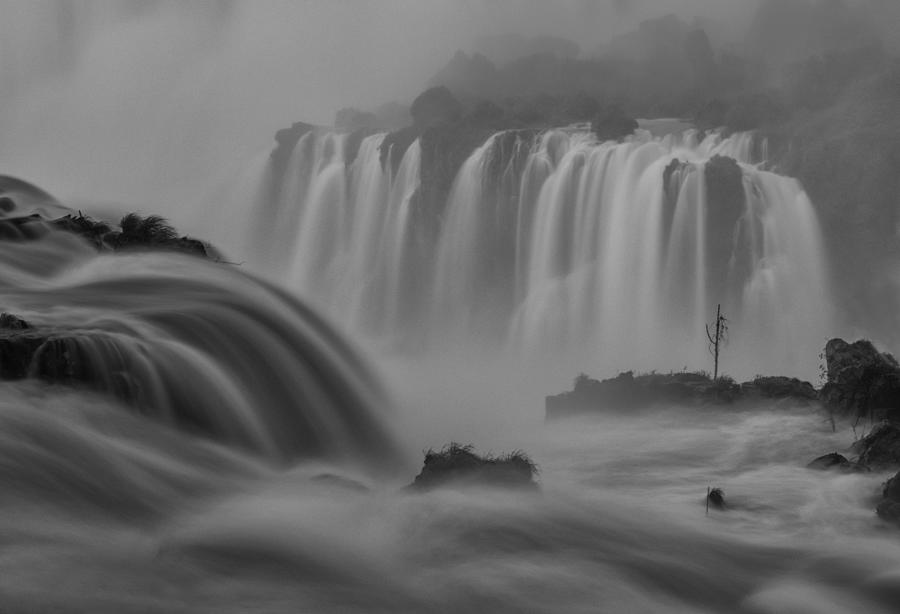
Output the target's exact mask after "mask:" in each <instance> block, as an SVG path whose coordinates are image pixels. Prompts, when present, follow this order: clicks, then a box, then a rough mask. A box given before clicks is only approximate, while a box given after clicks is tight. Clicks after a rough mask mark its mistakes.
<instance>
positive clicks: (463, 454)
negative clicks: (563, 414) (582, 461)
mask: <svg viewBox="0 0 900 614" xmlns="http://www.w3.org/2000/svg"><path fill="white" fill-rule="evenodd" d="M537 472H538V469H537V466H536V465H535V464H534V463H533V462H532V461H531V459H530V458H528V456H527V455H526V454H525V453H524V452H521V451H516V452H512V453H511V454H506V455H502V456H498V457H494V456H491V455H486V456H482V455H479V454H476V453H475V452H473V450H472V446H463V445H460V444H458V443H451V444H449V445H447V446H444V447H443V448H442V449H441V450H440V451H439V452H435V451H434V450H429V451H428V452H426V453H425V465H424V466H423V467H422V471H421V472H420V473H419V475H417V476H416V478H415V480H414V481H413V483H412V484H410V486H409V488H411V489H412V490H430V489H432V488H437V487H442V486H447V485H450V484H477V485H482V486H503V487H517V488H523V487H524V488H535V487H536V486H537V484H536V482H535V481H534V478H535V476H536V475H537Z"/></svg>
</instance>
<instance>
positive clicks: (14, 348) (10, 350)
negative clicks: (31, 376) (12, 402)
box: [0, 314, 47, 380]
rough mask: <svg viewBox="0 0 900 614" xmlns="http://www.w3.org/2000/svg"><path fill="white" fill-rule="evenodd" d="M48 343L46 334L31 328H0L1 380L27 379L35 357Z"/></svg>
mask: <svg viewBox="0 0 900 614" xmlns="http://www.w3.org/2000/svg"><path fill="white" fill-rule="evenodd" d="M3 315H4V316H6V315H8V314H3ZM12 317H15V316H12ZM46 341H47V334H46V333H44V334H42V333H40V332H37V331H34V330H32V329H31V328H30V327H28V328H7V327H0V379H4V380H15V379H22V378H24V377H27V376H28V372H29V368H30V367H31V364H32V360H33V358H34V355H35V354H36V353H37V351H38V348H40V347H41V346H42V345H43V344H44V342H46Z"/></svg>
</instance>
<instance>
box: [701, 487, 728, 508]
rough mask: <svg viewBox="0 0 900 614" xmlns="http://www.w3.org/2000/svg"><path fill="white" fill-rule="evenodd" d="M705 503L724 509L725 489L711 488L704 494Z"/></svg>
mask: <svg viewBox="0 0 900 614" xmlns="http://www.w3.org/2000/svg"><path fill="white" fill-rule="evenodd" d="M706 501H707V505H708V506H709V507H712V508H715V509H717V510H724V509H725V491H723V490H722V489H721V488H713V489H711V490H710V491H709V493H708V494H707V495H706Z"/></svg>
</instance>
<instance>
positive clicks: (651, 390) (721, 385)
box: [545, 371, 740, 420]
mask: <svg viewBox="0 0 900 614" xmlns="http://www.w3.org/2000/svg"><path fill="white" fill-rule="evenodd" d="M739 394H740V387H739V386H738V385H737V384H735V383H734V381H733V380H731V379H730V378H719V379H718V380H716V381H713V379H712V378H711V377H709V376H708V375H706V374H704V373H690V372H684V373H669V374H657V373H648V374H643V375H637V376H635V375H634V372H633V371H626V372H624V373H620V374H619V375H617V376H616V377H613V378H610V379H605V380H599V381H598V380H595V379H591V378H590V377H588V376H586V375H584V374H581V375H579V376H578V377H577V378H575V384H574V387H573V389H572V390H571V391H569V392H563V393H562V394H557V395H554V396H548V397H547V398H546V401H545V408H546V415H547V419H548V420H549V419H553V418H562V417H566V416H569V415H574V414H579V413H584V412H592V411H602V410H608V409H611V410H623V409H624V410H630V409H639V408H644V407H650V406H652V405H656V404H662V403H666V404H675V405H694V404H702V403H730V402H732V401H734V400H735V399H736V398H737V397H738V395H739Z"/></svg>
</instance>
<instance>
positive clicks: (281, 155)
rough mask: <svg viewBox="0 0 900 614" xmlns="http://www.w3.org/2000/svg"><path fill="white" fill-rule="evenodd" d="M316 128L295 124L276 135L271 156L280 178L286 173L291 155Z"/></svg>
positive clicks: (300, 123) (305, 124)
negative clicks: (301, 141)
mask: <svg viewBox="0 0 900 614" xmlns="http://www.w3.org/2000/svg"><path fill="white" fill-rule="evenodd" d="M314 129H315V126H313V125H312V124H307V123H305V122H294V123H293V124H291V127H290V128H282V129H281V130H279V131H278V132H276V133H275V142H276V143H277V145H276V147H275V149H273V150H272V153H271V154H269V157H270V158H271V159H272V166H273V172H274V173H275V175H276V176H278V177H280V176H281V175H282V174H283V173H284V168H285V166H287V163H288V160H290V159H291V153H292V152H293V151H294V147H295V146H296V145H297V141H299V140H300V139H301V138H302V137H303V135H305V134H307V133H309V132H312V131H313V130H314Z"/></svg>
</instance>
